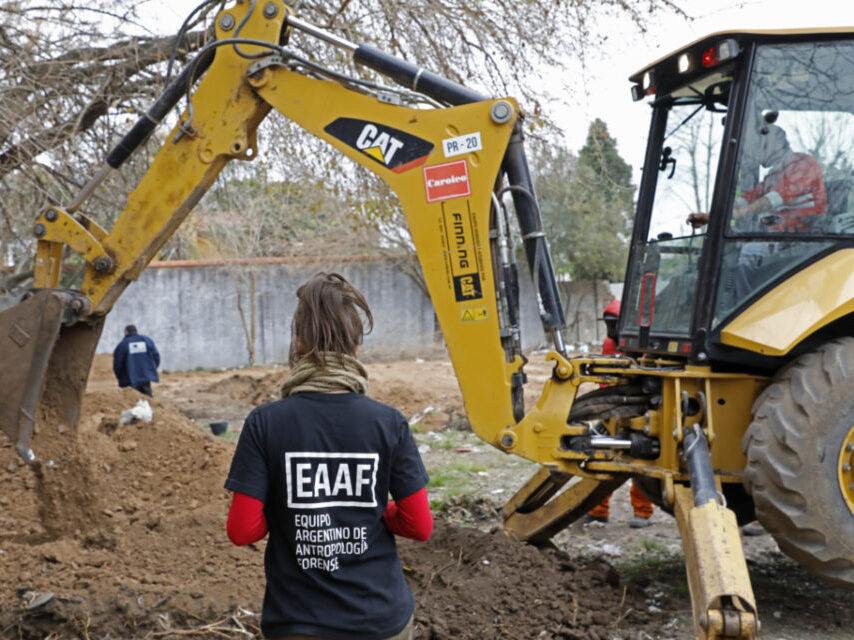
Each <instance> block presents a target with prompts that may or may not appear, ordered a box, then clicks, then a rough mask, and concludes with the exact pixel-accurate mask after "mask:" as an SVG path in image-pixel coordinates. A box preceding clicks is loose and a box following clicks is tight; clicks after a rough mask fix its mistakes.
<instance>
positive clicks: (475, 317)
mask: <svg viewBox="0 0 854 640" xmlns="http://www.w3.org/2000/svg"><path fill="white" fill-rule="evenodd" d="M487 317H489V314H488V312H487V310H486V307H473V308H471V309H460V320H461V321H462V322H478V321H480V320H486V319H487Z"/></svg>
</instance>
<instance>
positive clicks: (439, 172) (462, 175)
mask: <svg viewBox="0 0 854 640" xmlns="http://www.w3.org/2000/svg"><path fill="white" fill-rule="evenodd" d="M423 171H424V188H425V190H426V191H427V202H438V201H439V200H450V199H451V198H461V197H463V196H468V195H471V184H470V183H469V167H468V163H467V162H466V161H465V160H456V161H454V162H446V163H445V164H435V165H433V166H430V167H424V170H423Z"/></svg>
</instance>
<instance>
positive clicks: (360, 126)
mask: <svg viewBox="0 0 854 640" xmlns="http://www.w3.org/2000/svg"><path fill="white" fill-rule="evenodd" d="M324 131H325V132H326V133H328V134H329V135H331V136H334V137H335V138H338V139H339V140H340V141H341V142H343V143H344V144H346V145H348V146H350V147H353V148H354V149H357V150H358V151H361V152H362V153H363V154H364V155H366V156H368V157H369V158H371V159H372V160H374V161H376V162H379V163H380V164H381V165H383V166H384V167H386V168H387V169H391V170H392V171H394V172H395V173H403V172H404V171H409V170H410V169H414V168H415V167H418V166H420V165H422V164H424V163H425V162H426V161H427V156H428V155H430V152H431V151H432V150H433V143H432V142H427V140H422V139H421V138H418V137H416V136H413V135H411V134H409V133H406V132H405V131H401V130H400V129H394V128H393V127H387V126H385V125H382V124H379V123H376V122H369V121H367V120H357V119H356V118H338V119H337V120H335V122H332V123H330V124H328V125H326V127H325V128H324Z"/></svg>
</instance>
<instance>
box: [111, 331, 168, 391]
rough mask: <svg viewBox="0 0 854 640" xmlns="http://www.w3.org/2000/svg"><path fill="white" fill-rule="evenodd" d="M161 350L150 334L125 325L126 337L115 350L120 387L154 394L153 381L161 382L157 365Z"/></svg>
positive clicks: (114, 367) (114, 366)
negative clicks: (158, 349) (147, 334)
mask: <svg viewBox="0 0 854 640" xmlns="http://www.w3.org/2000/svg"><path fill="white" fill-rule="evenodd" d="M158 366H160V352H158V351H157V347H156V346H154V341H153V340H152V339H151V338H149V337H148V336H144V335H142V334H141V333H137V331H136V327H135V326H134V325H132V324H129V325H128V326H126V327H125V337H124V339H123V340H122V341H121V342H120V343H119V344H118V346H117V347H116V349H115V351H113V373H115V374H116V378H117V379H118V381H119V386H120V387H133V388H134V389H136V390H137V391H139V392H140V393H144V394H145V395H147V396H150V395H152V393H151V383H152V382H160V378H159V377H158V375H157V367H158Z"/></svg>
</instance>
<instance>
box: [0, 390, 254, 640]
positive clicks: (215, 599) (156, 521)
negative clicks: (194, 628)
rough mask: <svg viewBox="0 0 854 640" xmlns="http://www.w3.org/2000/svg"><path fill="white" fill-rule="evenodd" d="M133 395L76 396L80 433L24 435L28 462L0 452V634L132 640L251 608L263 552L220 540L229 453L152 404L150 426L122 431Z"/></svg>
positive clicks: (138, 424) (7, 450)
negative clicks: (51, 438)
mask: <svg viewBox="0 0 854 640" xmlns="http://www.w3.org/2000/svg"><path fill="white" fill-rule="evenodd" d="M141 398H142V396H140V394H138V393H136V392H135V391H132V390H127V389H123V390H115V391H110V392H98V393H94V394H88V395H87V396H86V398H85V403H84V406H83V416H82V419H81V421H80V425H79V428H78V429H77V430H76V431H72V430H66V431H64V432H61V433H58V434H54V435H55V436H56V437H57V438H58V439H59V441H60V442H59V443H58V445H59V446H55V447H48V446H47V444H48V443H47V442H46V441H45V439H46V438H45V436H46V435H47V434H42V433H40V434H38V435H37V437H36V438H35V439H34V443H33V444H34V449H35V451H36V453H37V455H39V456H40V467H38V468H35V469H33V468H28V467H26V466H23V465H22V464H21V463H20V462H19V461H18V460H17V459H16V454H15V452H14V449H13V448H11V447H10V446H6V445H5V443H4V447H3V448H2V450H0V464H2V467H3V468H5V469H6V473H5V474H4V475H5V476H6V478H5V480H6V483H5V492H4V496H3V498H2V500H0V505H2V507H3V515H2V524H3V527H2V528H3V532H4V533H3V534H2V535H0V549H2V557H3V562H2V565H0V580H2V583H3V584H4V585H6V586H7V588H6V589H4V590H3V592H2V593H0V611H2V612H3V613H2V614H0V629H4V630H5V629H15V630H16V631H15V633H14V634H13V636H14V637H19V634H20V636H21V637H25V638H28V637H32V638H37V637H38V638H42V637H45V636H46V635H48V633H49V632H50V631H53V630H58V631H59V632H60V636H58V637H62V636H67V637H76V635H77V634H78V633H79V634H80V637H90V636H91V637H105V636H107V635H110V634H112V636H113V637H136V636H137V635H139V636H140V637H141V636H142V635H143V631H144V630H146V629H147V630H149V631H150V630H152V629H154V628H155V627H156V626H159V628H160V630H163V624H168V625H172V624H180V623H182V622H185V621H190V620H192V621H193V622H197V621H198V620H199V619H205V620H207V619H214V618H216V617H217V616H219V615H220V613H222V612H226V611H231V610H235V609H236V608H237V607H238V606H244V607H250V608H252V607H254V608H255V610H257V609H258V607H259V606H260V605H259V598H260V595H261V593H262V588H263V587H262V584H263V582H262V579H261V576H260V574H259V571H260V569H261V566H262V563H261V554H260V553H259V551H258V550H257V549H237V548H235V547H233V546H232V545H231V544H230V543H229V542H228V540H227V539H226V537H225V534H224V530H225V514H226V513H227V508H228V499H229V498H228V494H227V492H226V491H225V490H224V489H223V488H222V482H223V479H224V474H225V473H226V471H227V468H228V464H229V461H230V459H231V454H232V446H233V445H231V444H230V443H227V442H225V441H221V440H218V439H216V438H214V437H213V436H211V435H208V434H206V433H205V432H204V431H202V430H201V429H200V428H199V427H197V426H196V425H194V424H193V423H192V422H191V421H190V420H188V419H187V418H186V417H184V416H183V415H181V414H180V413H177V412H175V411H173V410H172V409H170V408H169V407H167V406H165V405H164V404H162V403H161V402H158V401H157V400H150V403H151V406H152V408H153V413H154V417H153V420H152V421H151V422H150V423H144V422H138V421H137V422H132V423H129V424H120V418H121V413H122V411H123V410H125V409H129V408H131V407H133V406H134V405H135V404H136V402H137V401H138V400H139V399H141ZM48 451H50V453H49V456H50V457H48ZM244 568H245V569H244ZM33 594H36V595H33ZM47 594H53V595H54V597H53V598H52V599H50V600H49V601H47V602H46V603H45V604H43V605H41V606H38V607H34V608H32V609H27V606H33V604H34V603H38V602H39V596H43V597H47ZM164 616H165V617H164ZM158 621H159V622H158ZM81 625H82V626H81ZM84 631H85V633H84ZM86 633H88V634H89V635H86ZM0 636H2V637H7V636H6V634H5V633H0Z"/></svg>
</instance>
